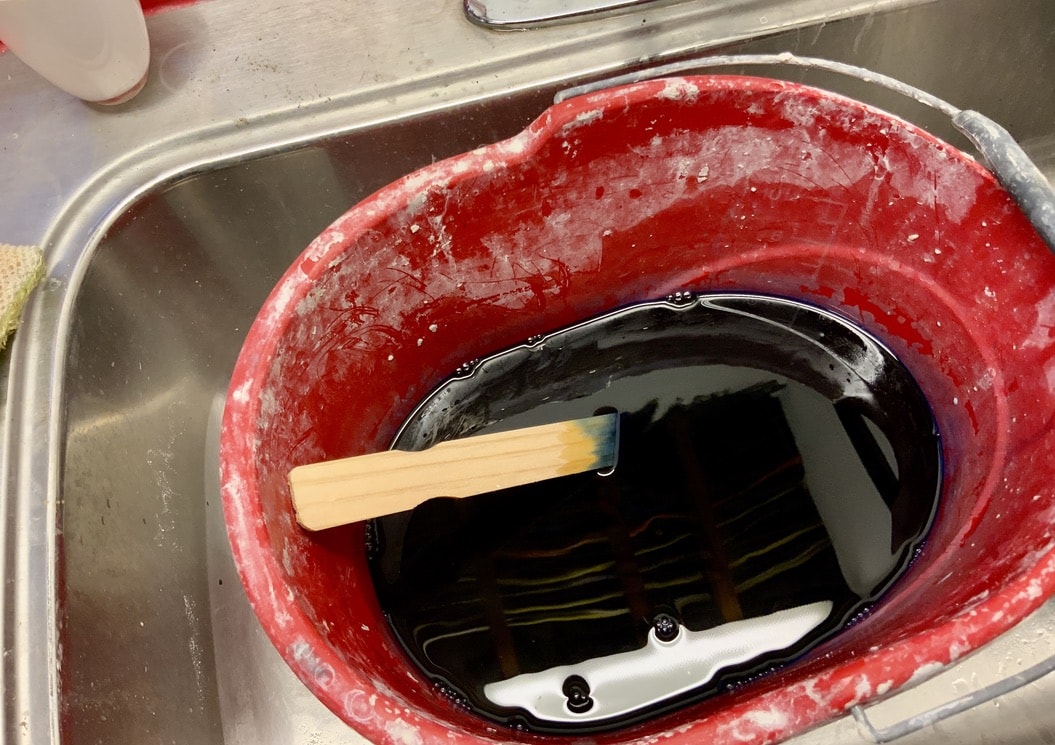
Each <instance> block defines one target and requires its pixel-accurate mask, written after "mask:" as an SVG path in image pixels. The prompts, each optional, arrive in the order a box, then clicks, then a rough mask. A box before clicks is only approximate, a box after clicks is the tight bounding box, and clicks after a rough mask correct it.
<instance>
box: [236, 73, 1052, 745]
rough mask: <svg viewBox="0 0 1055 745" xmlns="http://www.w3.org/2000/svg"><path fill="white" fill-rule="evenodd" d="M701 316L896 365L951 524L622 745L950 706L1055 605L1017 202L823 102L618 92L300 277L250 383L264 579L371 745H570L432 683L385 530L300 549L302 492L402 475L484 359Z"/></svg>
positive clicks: (446, 183)
mask: <svg viewBox="0 0 1055 745" xmlns="http://www.w3.org/2000/svg"><path fill="white" fill-rule="evenodd" d="M684 290H689V291H710V290H722V291H726V290H744V291H753V292H762V293H768V294H776V295H782V296H788V297H792V298H799V299H802V300H806V301H809V302H811V303H815V304H819V305H821V306H824V307H827V308H830V309H832V310H834V311H836V312H838V313H841V314H843V315H844V316H847V317H849V318H852V319H855V320H856V321H857V322H858V323H860V325H862V326H863V327H865V328H866V329H868V330H869V331H871V332H872V333H874V334H875V335H876V336H878V337H879V338H880V339H882V340H883V341H885V342H886V343H887V345H888V346H889V347H890V348H891V349H892V350H893V351H894V352H895V354H897V355H898V356H899V357H900V358H901V360H902V361H903V362H904V363H905V364H906V365H907V367H908V368H909V370H910V371H911V372H912V373H913V375H914V376H915V378H916V379H917V381H918V382H919V384H920V386H921V387H922V389H923V390H924V392H925V394H926V395H927V397H928V399H929V401H930V402H931V403H932V405H933V407H934V409H935V415H936V418H937V420H938V424H939V427H940V429H941V432H942V434H943V438H944V447H945V452H944V456H945V460H946V477H945V487H944V494H943V498H942V503H941V505H940V508H939V513H938V516H937V518H936V522H935V525H934V528H933V530H932V532H931V536H930V538H929V541H928V543H927V544H926V546H925V548H924V550H923V551H922V553H921V555H920V556H919V558H918V559H917V561H916V562H915V563H914V565H913V566H912V567H911V569H910V570H909V572H908V574H907V575H906V576H905V577H904V578H903V579H902V580H901V581H900V582H899V583H898V584H897V585H896V586H895V587H894V588H893V589H892V590H891V592H890V593H889V594H888V595H887V596H886V598H885V599H884V600H883V602H882V603H881V604H880V606H879V607H878V608H877V609H876V610H875V612H874V613H872V614H871V615H870V616H869V617H868V618H866V619H864V620H863V621H861V622H860V623H858V624H857V625H855V626H854V627H853V628H851V629H849V630H847V631H846V632H844V633H843V634H841V635H839V636H838V637H836V638H835V639H833V640H831V641H830V642H828V643H826V644H825V646H823V647H822V648H820V649H817V650H815V651H814V652H812V653H810V654H809V655H808V656H807V657H806V658H805V659H803V660H801V661H799V662H797V663H796V664H794V665H791V666H789V667H787V668H785V669H783V670H781V671H778V672H777V673H774V674H772V675H769V676H767V677H765V678H762V679H760V680H758V681H757V682H755V683H753V684H751V685H747V686H744V687H742V688H740V689H738V690H735V691H733V692H730V693H727V694H723V695H720V696H718V697H715V698H712V699H709V700H707V701H704V702H702V703H700V704H697V705H693V706H690V707H687V708H684V709H682V710H680V711H678V712H677V713H675V714H670V715H667V716H664V717H662V718H658V719H655V720H652V721H650V722H647V723H644V724H640V725H635V726H634V727H631V728H629V729H624V730H621V731H618V732H613V733H610V734H605V735H599V736H595V737H594V738H593V739H594V741H596V742H602V743H630V742H653V741H655V740H656V738H660V737H662V739H663V740H664V741H665V742H672V743H693V744H695V743H700V742H750V743H764V742H776V741H778V740H780V739H782V738H784V737H786V736H789V735H791V734H793V733H795V732H798V731H801V730H803V729H806V728H808V727H810V726H812V725H815V724H817V723H819V722H821V721H823V720H825V719H828V718H831V717H833V716H836V715H840V714H843V713H844V712H845V711H846V710H847V709H848V708H849V707H850V706H852V705H854V704H857V703H861V702H864V701H868V700H871V699H874V698H877V697H881V696H883V695H885V694H887V693H889V692H892V691H894V690H896V689H897V688H898V687H900V686H903V685H904V684H906V683H908V682H910V681H915V680H919V679H921V678H922V677H925V676H926V675H928V674H930V673H932V672H934V671H935V670H937V669H939V668H940V667H941V666H943V665H946V664H948V663H949V662H951V661H953V660H955V659H957V658H959V657H961V656H963V655H964V654H966V653H968V652H970V651H971V650H973V649H975V648H977V647H978V646H980V645H982V644H984V643H985V642H987V641H989V640H990V639H992V638H993V637H995V636H997V635H998V634H1000V633H1001V632H1003V631H1005V630H1006V629H1008V628H1009V627H1010V626H1012V625H1013V624H1014V623H1016V622H1017V621H1018V620H1020V619H1021V618H1023V617H1024V616H1025V615H1027V614H1028V613H1029V612H1030V611H1032V610H1033V609H1035V608H1036V607H1037V606H1038V605H1040V603H1041V602H1043V600H1044V599H1045V598H1047V597H1048V596H1049V595H1051V594H1052V592H1053V590H1055V551H1053V549H1055V530H1053V527H1052V526H1053V518H1055V487H1053V486H1052V479H1051V473H1052V471H1053V470H1055V468H1053V467H1055V428H1053V427H1051V426H1050V421H1051V419H1052V417H1053V415H1055V354H1053V352H1055V345H1053V343H1052V339H1053V336H1055V257H1053V256H1052V254H1051V253H1050V252H1049V251H1048V249H1047V248H1046V247H1045V246H1044V244H1043V243H1042V241H1041V240H1040V239H1039V237H1038V236H1037V235H1036V233H1035V232H1034V230H1033V228H1032V227H1031V225H1030V224H1029V222H1028V221H1027V220H1026V219H1025V218H1024V217H1023V216H1022V214H1021V213H1020V212H1019V210H1018V208H1017V207H1016V206H1015V204H1014V203H1013V202H1012V200H1011V199H1010V197H1008V195H1007V194H1006V193H1005V192H1004V191H1003V189H1002V188H1001V187H1000V186H998V185H997V184H996V182H995V181H994V179H993V178H992V177H991V175H990V174H989V173H988V172H987V171H985V170H984V169H983V168H981V167H980V166H979V165H977V164H976V163H975V162H974V161H973V160H971V159H969V158H967V157H966V156H964V155H962V154H961V153H959V152H958V151H957V150H955V149H954V148H952V147H950V146H948V145H947V144H945V143H942V142H940V141H938V140H936V139H935V138H933V137H932V136H930V135H928V134H926V133H924V132H922V131H920V130H918V129H917V128H915V127H913V126H911V125H909V124H906V123H905V122H903V121H900V120H898V119H896V118H894V117H891V116H890V115H887V114H885V113H882V112H879V111H876V110H874V109H871V108H868V107H867V106H864V105H862V104H860V103H857V102H854V101H851V100H847V99H844V98H840V97H837V96H835V95H832V94H829V93H826V92H822V91H818V90H815V89H811V88H806V87H803V86H800V85H796V84H791V83H786V82H779V81H772V80H765V79H758V78H744V77H733V76H719V77H689V78H677V79H668V80H659V81H651V82H644V83H639V84H635V85H630V86H626V87H621V88H615V89H610V90H606V91H602V92H599V93H595V94H591V95H586V96H582V97H578V98H574V99H571V100H568V101H565V102H563V103H561V104H558V105H556V106H554V107H553V108H551V109H550V110H548V111H547V112H545V114H544V115H543V116H542V117H540V118H539V119H538V120H537V121H536V122H534V123H533V124H532V125H531V126H530V127H529V128H528V129H527V130H526V131H525V132H523V133H522V134H520V135H518V136H517V137H514V138H513V139H511V140H507V141H505V142H500V143H497V144H495V145H492V146H489V147H485V148H482V149H480V150H477V151H474V152H472V153H467V154H465V155H461V156H458V157H455V158H452V159H449V160H447V161H443V162H440V163H436V164H434V165H433V166H430V167H428V168H425V169H423V170H421V171H418V172H416V173H414V174H411V175H409V176H407V177H405V178H403V179H402V180H400V181H398V182H396V183H394V184H392V185H390V186H388V187H386V188H385V189H382V190H381V191H380V192H378V193H376V194H374V195H373V196H371V197H370V198H368V199H366V200H365V201H363V202H362V203H361V204H359V205H357V206H355V207H354V208H352V209H351V210H350V211H349V212H348V213H346V214H345V215H344V216H343V217H341V218H340V219H339V220H338V221H337V222H336V223H334V225H332V226H331V227H330V228H329V229H327V230H326V232H324V233H323V234H322V235H321V236H320V237H319V238H318V239H317V240H316V241H315V242H314V243H312V245H311V246H309V247H308V248H307V250H306V251H305V252H304V253H303V254H302V256H301V257H300V258H299V259H298V260H297V262H296V263H295V264H294V265H293V266H292V267H291V268H290V269H289V271H288V272H287V273H286V275H285V276H284V277H283V279H282V280H281V282H280V283H279V285H278V286H277V287H276V288H275V290H274V292H273V293H272V294H271V296H270V297H269V299H268V300H267V303H266V304H265V306H264V308H263V310H262V311H261V313H260V315H259V316H258V318H257V320H256V322H255V323H254V325H253V327H252V329H251V330H250V332H249V336H248V339H247V341H246V343H245V347H244V349H243V351H242V353H241V356H240V357H239V360H238V363H237V366H236V369H235V372H234V378H233V381H232V384H231V389H230V394H229V398H228V401H227V407H226V410H225V414H224V423H223V431H222V453H221V460H222V469H223V474H222V475H223V496H224V510H225V515H226V519H227V525H228V530H229V534H230V538H231V543H232V547H233V549H234V555H235V560H236V562H237V564H238V567H239V570H240V572H241V575H242V580H243V582H244V584H245V587H246V590H247V592H248V594H249V598H250V600H251V602H252V604H253V607H254V609H255V610H256V613H257V615H258V616H259V617H260V620H261V623H262V624H263V626H264V628H265V629H266V631H267V633H268V634H269V635H270V637H271V639H272V640H273V641H274V643H275V646H276V647H277V648H278V650H279V651H280V653H281V654H282V655H283V657H284V658H285V659H286V660H287V662H288V663H289V664H290V666H291V667H292V668H293V669H294V670H295V671H296V672H297V674H298V675H299V676H300V677H301V679H302V680H303V681H304V682H305V684H306V685H308V687H309V688H310V689H311V690H312V691H313V692H314V693H315V694H316V695H317V696H318V697H319V698H320V699H321V700H322V701H323V702H324V703H325V704H326V705H327V706H328V707H330V708H331V709H332V710H333V711H334V712H336V713H337V714H338V715H339V716H340V717H342V718H344V719H345V720H346V721H347V722H348V723H349V724H350V725H351V726H353V727H354V728H356V729H357V730H358V731H360V732H361V733H362V734H363V735H365V736H366V737H367V738H369V739H370V740H372V741H375V742H378V743H393V744H395V743H401V744H403V743H413V742H422V743H429V742H439V741H441V740H442V741H443V742H450V743H484V742H534V741H537V740H539V739H554V738H541V737H540V736H538V735H530V734H526V733H519V732H514V731H506V730H499V729H497V728H496V727H495V726H494V725H492V724H489V723H487V722H485V721H483V720H482V719H478V718H477V717H475V716H473V715H472V714H470V713H467V712H465V711H463V710H461V709H458V708H457V707H456V706H454V705H453V704H452V703H450V702H449V701H448V700H447V699H446V698H445V697H444V696H443V695H442V694H441V693H440V692H439V691H436V690H434V689H433V688H432V687H431V686H429V685H428V684H426V683H425V682H424V679H423V678H422V677H421V676H420V675H419V674H418V673H417V672H416V670H415V669H414V668H413V667H412V666H411V665H410V664H409V663H408V661H407V660H406V659H405V657H404V655H403V653H402V651H401V649H400V647H399V645H398V643H397V642H396V641H395V640H394V639H393V637H392V636H391V635H390V634H389V632H388V630H387V628H386V623H385V621H384V619H383V617H382V615H381V612H380V610H379V608H378V606H377V603H376V600H375V597H374V593H373V590H372V587H371V585H370V579H369V572H368V570H367V566H366V558H365V552H364V548H363V537H364V536H363V533H364V531H363V526H362V525H351V526H345V527H343V528H339V529H334V530H331V531H325V532H322V533H318V534H309V533H307V532H304V531H302V530H301V529H299V528H298V526H297V525H296V523H295V521H294V519H293V514H292V510H291V506H290V501H289V494H288V490H287V485H286V474H287V472H288V470H289V469H290V468H291V467H292V466H295V465H298V464H301V463H306V462H312V461H318V460H323V459H328V458H335V457H341V456H347V455H352V454H358V453H364V452H368V451H373V450H379V449H383V448H386V447H388V445H389V444H390V442H391V440H392V438H393V436H394V435H395V433H396V430H397V428H398V427H399V425H400V423H401V422H402V421H403V420H404V419H405V418H406V416H407V415H408V414H409V413H410V412H411V410H412V409H413V407H414V406H415V405H416V404H417V402H418V401H419V400H420V399H421V398H422V397H423V396H424V395H425V394H426V393H427V392H428V391H429V390H430V389H431V388H432V387H433V386H434V385H436V384H437V383H438V382H439V381H441V380H442V379H444V378H445V377H446V376H447V375H449V374H450V373H451V372H452V371H453V370H454V369H455V368H456V367H457V366H458V365H459V364H461V363H463V362H465V361H466V360H468V359H470V358H474V357H479V356H483V355H485V354H487V353H490V352H494V351H496V350H499V349H502V348H505V347H508V346H510V345H512V344H514V343H518V342H520V341H523V340H524V339H525V338H527V337H529V336H532V335H535V334H539V333H544V332H548V331H551V330H554V329H557V328H560V327H563V326H566V325H568V324H570V323H572V322H575V321H577V320H580V319H583V318H586V317H590V316H594V315H597V314H598V313H601V312H603V311H606V310H609V309H612V308H614V307H618V306H622V305H626V304H629V303H632V302H636V301H641V300H645V299H653V298H659V297H663V296H665V295H668V294H670V293H672V292H675V291H684ZM556 739H559V738H556Z"/></svg>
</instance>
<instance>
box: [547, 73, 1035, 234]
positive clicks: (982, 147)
mask: <svg viewBox="0 0 1055 745" xmlns="http://www.w3.org/2000/svg"><path fill="white" fill-rule="evenodd" d="M733 65H792V66H795V67H804V68H809V69H815V70H825V71H827V72H833V73H836V74H840V75H845V76H847V77H852V78H856V79H858V80H862V81H864V82H866V83H872V84H874V85H878V86H880V87H882V88H886V89H888V90H891V91H894V92H896V93H899V94H901V95H903V96H905V97H907V98H911V99H913V100H914V101H917V102H919V103H921V104H923V105H924V106H928V107H930V108H932V109H936V110H937V111H939V112H941V113H943V114H945V115H946V116H948V117H949V119H951V120H952V125H953V126H954V127H955V128H956V129H957V130H958V131H959V132H961V133H962V134H963V135H964V136H965V137H966V138H967V139H968V140H970V142H971V144H972V145H974V146H975V148H976V149H977V150H978V152H979V154H981V156H982V158H983V159H984V161H985V164H986V166H987V167H988V168H989V170H990V171H991V172H992V174H993V175H994V176H996V179H997V181H999V182H1000V184H1001V185H1002V186H1003V187H1004V188H1005V189H1007V191H1008V193H1009V194H1010V195H1011V197H1012V199H1014V200H1015V202H1016V203H1017V204H1018V206H1019V208H1020V209H1021V210H1022V212H1023V213H1024V214H1025V216H1026V217H1027V218H1028V219H1029V221H1030V223H1032V224H1033V227H1034V228H1035V229H1036V231H1037V233H1038V234H1039V235H1040V237H1041V238H1042V239H1043V240H1044V242H1045V243H1046V244H1047V245H1048V248H1050V249H1051V250H1052V251H1053V252H1055V192H1053V191H1052V188H1051V185H1050V184H1049V183H1048V180H1047V178H1045V176H1044V174H1043V173H1041V171H1040V169H1039V168H1037V166H1036V164H1034V163H1033V161H1032V160H1030V158H1029V156H1028V155H1026V153H1025V151H1024V150H1023V149H1022V148H1021V146H1020V145H1019V144H1018V142H1016V141H1015V138H1014V137H1012V136H1011V134H1010V133H1009V132H1008V131H1007V130H1006V129H1004V128H1003V127H1002V126H1000V125H999V124H997V123H996V122H994V121H993V120H992V119H990V118H989V117H987V116H985V115H984V114H981V113H979V112H977V111H972V110H970V109H959V108H957V107H955V106H953V105H952V104H950V103H948V102H946V101H944V100H943V99H941V98H938V97H937V96H934V95H932V94H930V93H927V92H926V91H922V90H920V89H919V88H916V87H914V86H911V85H909V84H907V83H903V82H901V81H900V80H897V79H895V78H892V77H890V76H888V75H883V74H882V73H878V72H874V71H872V70H868V69H865V68H863V67H858V66H857V65H850V64H846V63H844V62H835V61H832V60H826V59H820V58H817V57H800V56H797V55H794V54H791V53H789V52H784V53H781V54H730V55H717V56H714V57H699V58H694V59H688V60H680V61H678V62H671V63H669V64H665V65H660V66H658V67H652V68H647V69H644V70H638V71H636V72H631V73H626V74H624V75H617V76H615V77H611V78H606V79H604V80H600V81H596V82H593V83H586V84H583V85H579V86H575V87H572V88H565V89H564V90H561V91H558V92H557V95H556V96H554V99H553V101H554V103H560V102H561V101H565V100H567V99H569V98H573V97H575V96H580V95H583V94H586V93H593V92H595V91H599V90H604V89H605V88H611V87H614V86H618V85H627V84H630V83H637V82H641V81H643V80H651V79H653V78H661V77H667V76H671V75H680V74H684V73H686V72H689V71H692V70H698V69H700V68H706V67H729V66H733Z"/></svg>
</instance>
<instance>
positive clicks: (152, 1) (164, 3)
mask: <svg viewBox="0 0 1055 745" xmlns="http://www.w3.org/2000/svg"><path fill="white" fill-rule="evenodd" d="M195 2H197V0H140V4H141V5H142V6H143V11H144V12H145V13H146V14H147V15H150V14H151V13H155V12H157V11H159V10H164V9H165V8H178V7H180V6H181V5H193V4H194V3H195ZM6 51H7V47H6V46H4V42H3V41H2V40H0V54H3V53H4V52H6Z"/></svg>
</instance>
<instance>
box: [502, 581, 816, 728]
mask: <svg viewBox="0 0 1055 745" xmlns="http://www.w3.org/2000/svg"><path fill="white" fill-rule="evenodd" d="M831 612H832V603H831V602H829V601H827V600H825V601H820V602H816V603H810V604H809V605H801V606H797V607H795V608H789V609H787V610H782V611H777V612H776V613H770V614H769V615H765V616H756V617H754V618H748V619H744V620H743V621H731V622H729V623H725V624H722V625H721V626H716V627H714V628H711V629H707V630H706V631H690V630H688V629H686V628H685V627H681V628H680V630H679V632H678V635H677V636H676V637H675V638H674V639H672V640H671V641H669V642H668V641H662V640H660V638H659V637H658V636H657V635H656V630H655V629H652V630H650V631H649V632H648V642H647V643H646V644H645V646H644V647H642V648H641V649H635V650H633V651H631V652H620V653H619V654H613V655H608V656H606V657H598V658H595V659H592V660H586V661H585V662H580V663H578V664H575V665H561V666H558V667H552V668H550V669H548V670H542V671H540V672H536V673H525V674H523V675H517V676H515V677H512V678H509V679H508V680H503V681H499V682H497V683H489V684H488V685H486V686H485V687H484V695H485V696H487V698H488V699H489V700H490V701H492V702H493V703H495V704H498V705H499V706H508V707H513V708H520V709H524V710H526V711H527V712H529V713H530V714H531V715H532V716H534V717H536V718H538V719H540V720H543V721H546V722H557V723H567V724H584V723H590V722H600V721H604V720H606V719H611V718H613V717H620V716H624V715H626V714H630V713H632V712H634V711H637V710H638V709H643V708H646V707H648V706H652V705H654V704H657V703H660V702H661V701H665V700H667V699H669V698H673V697H675V696H678V695H680V694H682V693H686V692H688V691H691V690H692V689H694V688H697V687H699V686H701V685H703V684H704V683H706V682H707V681H709V680H710V679H711V678H713V677H714V676H715V674H716V673H718V672H719V671H720V670H721V669H722V668H726V667H729V666H730V665H736V664H739V663H742V662H748V661H749V660H752V659H754V658H755V657H758V656H759V655H763V654H767V653H770V652H777V651H780V650H782V649H785V648H787V647H790V646H791V645H793V644H795V642H797V641H799V640H801V639H802V638H803V637H805V636H806V635H807V634H809V633H810V632H811V631H813V630H814V629H816V628H817V627H818V626H820V625H821V624H822V623H823V622H824V621H825V620H826V619H827V618H828V616H829V615H830V614H831ZM573 676H578V677H579V678H582V679H583V681H585V683H586V684H587V685H588V687H589V697H590V698H591V699H592V705H591V706H590V707H589V708H588V709H587V710H585V711H579V712H576V711H572V710H571V709H570V708H569V707H568V697H567V696H566V695H565V694H564V691H563V689H564V682H565V681H566V680H568V679H569V678H571V677H573Z"/></svg>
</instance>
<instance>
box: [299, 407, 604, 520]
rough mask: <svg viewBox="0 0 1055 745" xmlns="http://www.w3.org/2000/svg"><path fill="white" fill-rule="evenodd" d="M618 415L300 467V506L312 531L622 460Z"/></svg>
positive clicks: (300, 511) (301, 512) (540, 426)
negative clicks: (446, 498)
mask: <svg viewBox="0 0 1055 745" xmlns="http://www.w3.org/2000/svg"><path fill="white" fill-rule="evenodd" d="M618 435H619V415H618V414H615V413H611V414H601V415H598V416H593V417H588V418H586V419H575V420H571V421H566V422H557V423H555V424H542V425H539V426H536V427H526V428H524V429H515V430H511V431H509V432H495V433H492V434H486V435H476V436H473V437H466V438H463V439H459V440H448V441H447V442H441V443H439V444H437V445H434V446H432V447H430V448H428V449H427V450H420V451H413V452H411V451H406V450H388V451H385V452H382V453H371V454H369V455H360V456H356V457H352V458H342V459H338V460H331V461H324V462H322V463H312V464H309V465H304V466H297V467H296V468H294V469H292V470H291V471H290V473H289V485H290V490H291V492H292V496H293V510H294V512H295V514H296V516H297V522H298V523H300V525H301V526H302V527H304V528H306V529H307V530H322V529H324V528H332V527H334V526H337V525H345V524H347V523H353V522H358V521H360V520H369V519H372V518H375V517H381V516H382V515H391V514H393V513H396V512H403V511H404V510H409V509H413V508H414V507H417V506H418V505H419V504H421V503H422V502H424V501H425V500H427V499H431V498H433V497H459V498H460V497H469V496H473V495H475V494H483V493H485V492H490V491H498V490H499V489H508V488H510V487H513V486H523V485H524V484H532V483H535V482H537V481H543V480H545V479H551V478H556V477H558V476H569V475H571V474H575V473H583V472H584V471H591V470H598V471H599V470H604V469H607V468H611V467H613V466H614V465H615V460H616V454H617V450H618Z"/></svg>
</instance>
